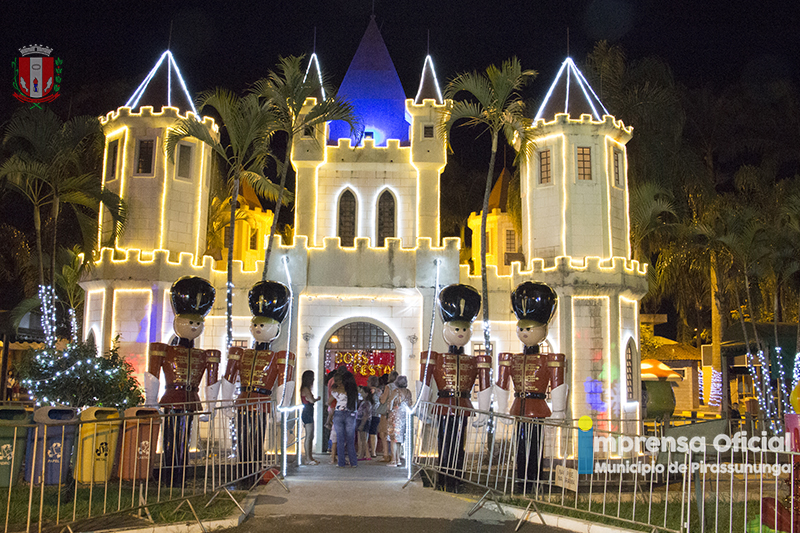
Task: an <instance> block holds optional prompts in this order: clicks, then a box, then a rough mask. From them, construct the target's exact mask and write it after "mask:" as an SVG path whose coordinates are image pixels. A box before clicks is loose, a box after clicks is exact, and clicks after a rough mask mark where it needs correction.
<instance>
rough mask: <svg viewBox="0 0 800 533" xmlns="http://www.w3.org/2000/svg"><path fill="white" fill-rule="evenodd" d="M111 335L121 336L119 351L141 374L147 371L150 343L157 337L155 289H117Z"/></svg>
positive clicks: (137, 372)
mask: <svg viewBox="0 0 800 533" xmlns="http://www.w3.org/2000/svg"><path fill="white" fill-rule="evenodd" d="M112 302H113V304H112V307H113V308H112V317H113V318H112V323H111V338H112V339H113V338H115V337H116V336H117V335H119V353H120V355H122V356H124V357H125V359H126V360H127V361H128V362H129V363H130V364H131V365H133V367H134V369H136V375H137V377H138V378H139V379H140V380H141V382H143V380H142V376H143V374H144V372H145V371H146V370H147V363H148V359H147V358H148V355H149V353H150V350H149V345H150V342H152V341H153V339H154V332H153V331H151V329H152V326H153V321H152V320H151V312H152V308H153V292H152V290H150V289H147V288H131V289H117V290H115V291H114V293H113V297H112Z"/></svg>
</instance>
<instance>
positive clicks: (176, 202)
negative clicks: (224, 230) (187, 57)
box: [100, 52, 218, 259]
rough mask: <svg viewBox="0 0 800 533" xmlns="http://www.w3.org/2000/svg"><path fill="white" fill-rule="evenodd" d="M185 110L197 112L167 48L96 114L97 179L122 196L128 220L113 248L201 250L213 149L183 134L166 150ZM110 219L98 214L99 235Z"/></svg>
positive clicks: (213, 126) (106, 230)
mask: <svg viewBox="0 0 800 533" xmlns="http://www.w3.org/2000/svg"><path fill="white" fill-rule="evenodd" d="M153 85H162V86H165V87H166V88H167V90H166V91H165V92H161V91H158V90H156V89H157V87H153ZM171 104H176V105H181V106H182V107H181V108H178V107H172V106H171ZM162 105H163V107H162ZM154 106H158V107H154ZM186 117H194V118H197V119H198V120H200V119H199V118H198V117H197V114H196V111H195V110H194V106H193V105H192V104H191V97H189V93H188V91H186V85H185V83H184V82H183V79H182V78H181V77H180V71H179V70H178V68H177V65H176V63H175V60H174V59H173V57H172V54H171V53H170V52H165V53H164V54H163V55H162V56H161V59H160V60H159V62H158V63H157V64H156V66H155V67H154V69H153V70H152V71H151V72H150V74H149V75H148V76H147V78H146V79H145V81H144V82H143V83H142V85H140V86H139V88H138V89H137V91H136V93H134V95H133V96H132V97H131V99H130V100H129V101H128V102H127V104H126V105H125V106H123V107H120V108H119V109H117V110H116V111H112V112H110V113H108V114H107V115H106V116H105V117H102V118H101V119H100V122H101V124H102V126H103V131H104V133H105V137H106V143H105V153H104V158H103V161H104V164H103V184H104V185H105V186H106V187H108V188H109V189H110V190H111V191H113V192H115V193H117V194H119V195H120V196H121V197H122V199H123V200H125V202H127V204H128V213H129V216H128V221H127V226H126V230H125V233H124V234H123V235H122V237H120V238H119V239H118V240H117V242H116V243H114V244H115V246H116V247H117V248H123V249H128V248H137V249H140V250H143V251H152V250H159V249H161V250H168V251H169V252H170V253H174V254H179V253H182V252H187V253H191V254H194V255H195V257H197V258H198V259H199V258H200V257H202V254H203V252H204V250H205V244H206V243H205V236H206V221H207V215H208V189H209V176H210V169H211V158H212V153H211V150H210V149H209V148H208V147H207V146H206V145H205V144H204V143H202V142H200V141H198V140H197V139H195V138H187V139H184V140H182V141H181V142H180V143H179V145H178V146H177V148H176V150H175V154H174V158H173V160H172V161H169V160H168V158H167V156H166V153H165V151H164V141H165V138H166V136H167V133H168V131H169V128H170V127H172V126H174V125H175V122H176V121H177V120H179V119H181V118H186ZM202 123H203V124H204V125H205V126H206V127H207V128H208V129H209V130H210V131H211V132H212V133H213V135H215V136H217V135H218V127H217V126H216V124H215V123H214V120H213V119H212V118H210V117H203V119H202ZM109 223H110V221H109V219H108V218H105V219H104V220H102V221H101V237H103V236H104V235H108V234H109V233H110V228H109V227H108V224H109Z"/></svg>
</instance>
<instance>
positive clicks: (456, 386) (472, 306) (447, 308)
mask: <svg viewBox="0 0 800 533" xmlns="http://www.w3.org/2000/svg"><path fill="white" fill-rule="evenodd" d="M480 308H481V295H480V293H478V291H476V290H475V289H474V288H472V287H470V286H468V285H449V286H447V287H445V288H444V289H442V290H441V292H440V293H439V312H440V315H441V317H442V322H444V326H443V329H442V335H443V336H444V340H445V341H446V342H447V344H448V346H449V350H448V351H447V353H437V352H432V353H431V354H430V358H428V354H427V352H423V353H422V355H421V362H422V367H421V369H420V377H421V378H422V383H421V384H420V385H421V386H420V399H421V400H422V401H428V396H429V395H430V384H431V379H434V380H435V382H436V386H437V388H438V389H439V392H438V399H437V400H436V407H435V408H434V409H433V415H434V418H436V419H437V422H438V424H439V430H438V433H439V434H438V451H439V467H440V468H441V471H442V472H445V474H444V476H443V478H442V482H440V483H439V486H440V487H443V488H444V489H445V490H456V489H457V488H458V486H459V481H458V478H459V477H461V476H462V470H463V468H464V444H465V438H466V429H467V427H466V425H467V419H468V417H467V412H465V411H461V410H456V409H449V407H451V406H452V407H463V408H467V409H471V408H472V407H473V406H472V402H471V401H470V399H469V398H470V394H471V392H472V387H473V385H474V384H475V379H476V378H478V380H479V392H478V406H479V409H480V410H481V411H488V410H489V406H490V402H491V394H492V387H491V378H490V371H491V368H492V360H491V356H489V355H479V356H472V355H465V354H464V345H465V344H467V343H468V342H469V340H470V338H471V337H472V330H471V327H472V322H473V321H474V320H475V317H476V316H477V315H478V311H480ZM483 419H485V416H484V417H482V418H481V420H483ZM448 474H449V475H448Z"/></svg>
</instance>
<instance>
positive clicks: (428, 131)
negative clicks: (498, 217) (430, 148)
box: [422, 124, 433, 139]
mask: <svg viewBox="0 0 800 533" xmlns="http://www.w3.org/2000/svg"><path fill="white" fill-rule="evenodd" d="M422 136H423V137H425V138H426V139H433V125H427V124H426V125H425V126H423V127H422Z"/></svg>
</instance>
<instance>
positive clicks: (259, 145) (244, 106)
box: [164, 88, 284, 347]
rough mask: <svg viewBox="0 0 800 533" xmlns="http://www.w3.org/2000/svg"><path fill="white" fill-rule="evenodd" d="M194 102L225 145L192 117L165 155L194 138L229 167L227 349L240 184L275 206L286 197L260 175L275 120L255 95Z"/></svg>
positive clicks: (217, 93) (216, 93) (221, 93)
mask: <svg viewBox="0 0 800 533" xmlns="http://www.w3.org/2000/svg"><path fill="white" fill-rule="evenodd" d="M198 100H199V105H198V108H199V109H201V110H202V109H204V108H206V107H212V108H214V109H215V110H216V112H217V113H218V114H219V117H220V119H221V122H222V124H221V125H222V128H223V129H224V133H225V134H226V136H227V140H228V144H227V145H226V144H223V142H222V141H220V139H219V138H217V137H216V136H215V135H214V134H213V133H212V132H211V130H210V129H209V128H208V127H207V126H206V125H205V124H203V123H202V122H200V121H199V120H197V119H196V118H193V117H190V118H185V119H181V120H179V121H178V122H177V123H176V124H175V126H174V127H173V128H172V129H171V130H170V131H169V133H168V134H167V138H166V141H165V143H164V149H165V151H166V152H167V156H168V157H169V159H170V160H173V158H174V155H175V149H176V147H177V146H178V143H179V142H180V141H181V140H183V139H186V138H189V137H193V138H195V139H197V140H199V141H201V142H203V143H205V144H206V145H208V146H209V147H210V148H211V149H212V150H213V151H214V152H215V153H216V154H217V155H218V156H219V157H220V158H222V160H224V161H225V164H226V165H227V167H228V182H229V183H230V185H231V194H230V198H231V202H230V224H229V226H228V235H229V236H230V242H231V246H230V247H228V261H227V267H228V280H227V291H226V304H227V305H226V332H227V345H228V346H229V347H230V344H231V340H232V338H233V316H232V305H233V235H234V229H235V226H236V218H237V216H236V207H237V205H238V200H236V199H238V197H239V184H240V182H241V181H242V180H244V181H246V182H247V183H248V184H249V185H250V186H251V187H253V190H255V191H256V193H258V194H260V195H261V196H264V197H267V198H270V199H276V198H277V199H278V202H279V203H278V205H279V206H280V201H281V200H282V198H283V196H284V194H283V186H281V189H280V192H279V191H278V190H277V187H276V186H275V184H273V183H272V182H271V181H270V180H269V179H268V178H267V177H266V175H265V174H264V167H265V166H266V164H267V160H268V158H269V156H270V148H269V143H270V140H271V138H272V134H273V132H274V125H275V117H274V115H273V113H272V112H271V111H270V109H269V107H268V106H267V105H265V104H262V103H261V102H259V99H258V97H257V96H256V95H254V94H250V95H247V96H245V97H244V98H240V97H238V96H237V95H236V94H234V93H232V92H230V91H228V90H226V89H221V88H217V89H214V90H213V91H208V92H205V93H203V94H201V95H200V96H199V98H198Z"/></svg>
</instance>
